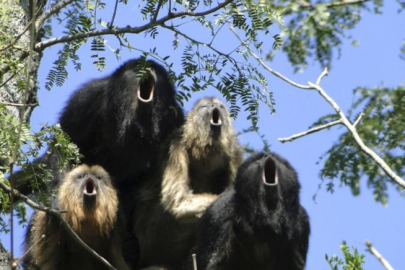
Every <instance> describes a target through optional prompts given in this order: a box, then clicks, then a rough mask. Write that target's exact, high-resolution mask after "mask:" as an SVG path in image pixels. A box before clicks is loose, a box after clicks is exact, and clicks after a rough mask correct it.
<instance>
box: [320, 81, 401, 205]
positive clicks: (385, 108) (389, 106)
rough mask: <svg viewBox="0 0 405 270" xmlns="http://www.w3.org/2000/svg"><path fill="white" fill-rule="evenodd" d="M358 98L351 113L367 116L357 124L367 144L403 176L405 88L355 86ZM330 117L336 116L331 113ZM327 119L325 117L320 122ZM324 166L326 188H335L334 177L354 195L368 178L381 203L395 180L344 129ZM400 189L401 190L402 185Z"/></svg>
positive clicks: (329, 151) (326, 157)
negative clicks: (362, 150)
mask: <svg viewBox="0 0 405 270" xmlns="http://www.w3.org/2000/svg"><path fill="white" fill-rule="evenodd" d="M354 94H355V96H356V99H355V101H354V103H353V105H352V108H351V110H350V115H355V113H356V112H357V115H356V117H355V118H353V119H357V117H358V112H359V111H361V112H362V113H363V114H364V117H363V118H362V119H361V121H360V123H359V124H358V125H357V126H356V128H357V130H358V132H359V134H360V136H361V138H362V140H363V141H364V143H365V144H366V145H368V146H369V147H371V148H373V149H374V151H375V152H376V153H377V154H378V155H379V156H380V157H381V158H382V159H384V160H385V162H386V163H387V164H388V165H389V166H390V167H391V168H392V169H393V170H394V171H395V172H396V173H397V174H398V175H399V176H401V177H403V176H404V175H405V170H404V167H405V143H404V142H405V132H404V130H405V118H404V115H405V105H404V104H405V88H404V87H397V88H394V89H388V88H384V87H379V88H375V89H365V88H362V87H359V88H357V89H355V90H354ZM328 119H330V120H335V119H333V117H332V116H329V117H328ZM323 121H325V119H324V118H322V119H321V120H320V121H319V122H318V123H321V122H323ZM323 158H325V161H324V168H323V169H322V171H321V173H320V175H321V178H322V179H323V180H326V179H329V182H328V183H327V189H328V190H329V191H331V192H333V190H334V185H335V184H334V182H333V179H339V180H340V183H341V184H342V185H345V186H349V187H350V188H351V190H352V193H353V195H358V194H359V193H360V181H361V179H363V178H367V185H368V187H369V188H370V189H371V190H372V191H373V194H374V199H375V200H376V201H377V202H380V203H382V204H386V203H387V198H388V190H387V189H388V186H389V183H392V180H391V179H390V178H388V177H387V176H386V175H385V173H384V172H383V171H382V169H381V168H380V167H379V166H377V164H376V163H375V162H374V161H373V160H372V159H371V158H370V157H369V156H367V155H366V154H365V153H363V152H361V151H360V149H359V147H358V146H357V144H356V142H355V141H354V139H353V137H352V135H351V134H350V133H349V132H345V133H343V134H342V135H341V136H340V138H339V140H338V141H337V142H336V143H334V145H333V146H332V147H331V148H330V149H329V150H328V151H327V153H326V154H325V155H324V156H323ZM396 187H397V189H398V190H400V191H402V190H401V189H400V187H399V186H396Z"/></svg>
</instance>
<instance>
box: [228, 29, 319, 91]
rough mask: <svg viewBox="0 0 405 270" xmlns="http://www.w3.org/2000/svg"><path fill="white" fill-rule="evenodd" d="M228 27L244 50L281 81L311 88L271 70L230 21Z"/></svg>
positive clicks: (307, 88) (306, 88) (303, 87)
mask: <svg viewBox="0 0 405 270" xmlns="http://www.w3.org/2000/svg"><path fill="white" fill-rule="evenodd" d="M229 28H230V29H231V31H232V32H233V33H234V35H235V36H236V37H237V38H238V39H239V41H240V42H241V43H242V46H243V47H245V48H246V50H247V51H248V53H249V54H250V55H251V56H252V57H253V58H255V59H256V60H257V61H258V62H259V63H260V65H261V66H262V67H263V68H264V69H266V70H267V71H268V72H270V73H271V74H273V75H275V76H276V77H279V78H280V79H282V80H283V81H285V82H287V83H289V84H291V85H293V86H295V87H298V88H301V89H305V90H311V89H312V87H310V86H308V85H304V84H298V83H296V82H294V81H293V80H291V79H289V78H287V77H285V76H284V75H282V74H281V73H279V72H277V71H275V70H273V69H272V68H270V67H269V66H268V65H266V63H264V61H263V60H262V58H261V57H259V56H257V55H256V54H255V53H254V52H253V51H252V50H251V49H250V47H249V45H248V44H246V42H245V41H244V40H243V39H242V38H241V37H240V36H239V35H238V33H236V31H235V29H234V28H233V25H232V24H231V23H230V24H229Z"/></svg>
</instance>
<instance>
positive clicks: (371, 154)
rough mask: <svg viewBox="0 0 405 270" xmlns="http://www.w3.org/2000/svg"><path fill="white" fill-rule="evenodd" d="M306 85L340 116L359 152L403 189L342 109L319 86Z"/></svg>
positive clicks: (398, 178)
mask: <svg viewBox="0 0 405 270" xmlns="http://www.w3.org/2000/svg"><path fill="white" fill-rule="evenodd" d="M308 85H309V86H311V87H312V88H313V89H315V90H317V91H318V93H319V94H320V95H321V96H322V97H323V98H324V99H325V100H326V101H327V102H328V103H329V104H330V105H331V106H332V108H333V109H334V110H335V111H336V113H337V114H339V116H340V120H341V121H342V124H343V125H345V126H346V128H347V129H348V130H349V131H350V133H351V134H352V136H353V138H354V140H355V141H356V143H357V145H358V146H359V147H360V150H361V151H363V152H364V153H365V154H366V155H368V156H369V157H371V158H372V159H374V161H375V162H377V164H378V165H379V166H380V168H381V169H382V170H383V171H384V172H385V173H386V174H387V175H388V176H389V177H390V178H391V179H392V180H394V181H395V182H396V183H397V184H398V185H400V186H401V187H403V188H405V180H403V179H402V178H401V177H399V176H398V175H397V174H396V173H395V172H394V171H392V170H391V168H390V167H389V166H388V164H387V163H386V162H385V161H384V160H383V159H382V158H381V157H380V156H379V155H377V154H376V153H375V152H374V151H373V150H372V149H370V148H369V147H367V146H366V145H365V144H364V142H363V140H362V139H361V138H360V135H359V134H358V133H357V130H356V128H355V126H354V125H353V124H352V123H350V121H349V119H347V117H346V115H345V114H344V113H343V111H342V109H341V108H340V107H339V105H338V104H337V103H336V102H335V101H334V100H333V99H332V98H331V97H329V95H328V94H327V93H326V92H325V90H323V88H322V87H321V86H320V85H319V84H313V83H311V82H308Z"/></svg>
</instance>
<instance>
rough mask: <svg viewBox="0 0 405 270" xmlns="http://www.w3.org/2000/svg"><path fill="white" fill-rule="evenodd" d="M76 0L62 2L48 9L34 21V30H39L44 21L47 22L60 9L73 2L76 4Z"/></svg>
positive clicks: (63, 0)
mask: <svg viewBox="0 0 405 270" xmlns="http://www.w3.org/2000/svg"><path fill="white" fill-rule="evenodd" d="M76 1H77V0H62V1H60V2H59V3H57V4H56V5H54V6H52V7H51V8H50V9H48V10H47V11H45V12H44V13H43V14H42V15H41V16H39V17H38V19H37V21H36V23H35V24H36V28H37V29H41V28H42V26H43V25H44V23H45V22H46V20H48V19H49V18H50V17H51V16H52V15H54V14H55V13H58V12H59V11H60V10H61V9H62V8H64V7H66V6H68V5H70V4H71V3H73V2H76Z"/></svg>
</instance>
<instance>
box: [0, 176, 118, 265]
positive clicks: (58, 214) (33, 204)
mask: <svg viewBox="0 0 405 270" xmlns="http://www.w3.org/2000/svg"><path fill="white" fill-rule="evenodd" d="M0 188H2V189H3V190H4V191H6V192H7V193H9V194H10V195H11V194H13V196H15V197H17V198H19V199H21V200H23V201H24V202H25V203H27V204H28V205H29V206H31V207H32V208H34V209H36V210H39V211H44V212H46V213H47V214H49V215H53V216H55V217H56V218H58V220H59V221H60V222H61V224H62V226H63V227H64V228H65V229H66V231H67V232H68V233H69V235H70V236H71V237H72V238H73V239H74V240H75V241H76V243H78V244H79V245H80V246H82V247H83V248H84V249H85V250H87V251H88V252H90V253H91V254H92V255H93V256H94V257H96V258H97V259H98V260H99V261H101V262H102V263H103V264H104V265H105V266H107V268H108V269H110V270H117V269H115V268H114V267H113V266H112V265H111V264H110V263H109V262H108V261H107V260H106V259H104V258H103V257H101V256H100V255H99V254H98V253H97V252H95V251H94V250H93V249H92V248H90V247H89V246H88V245H87V244H86V243H85V242H83V240H82V239H81V238H80V237H79V236H78V235H77V234H76V232H75V231H74V230H73V229H72V228H71V227H70V225H69V224H68V223H67V222H66V221H65V219H64V218H63V217H62V215H61V213H63V212H66V211H59V210H56V209H52V208H49V207H45V206H41V205H39V204H38V203H36V202H34V201H33V200H31V199H30V198H28V197H27V196H25V195H23V194H21V193H20V192H19V191H18V190H16V189H13V190H11V188H10V187H9V186H7V185H6V184H5V183H4V182H2V181H0Z"/></svg>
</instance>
